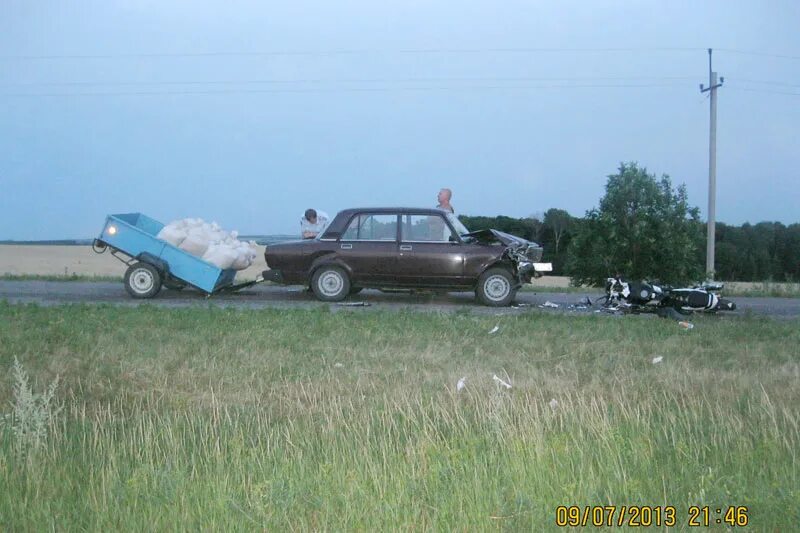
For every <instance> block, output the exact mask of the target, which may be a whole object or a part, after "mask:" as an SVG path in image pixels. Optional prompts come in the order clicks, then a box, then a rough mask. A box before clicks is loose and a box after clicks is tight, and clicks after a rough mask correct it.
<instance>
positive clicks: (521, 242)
mask: <svg viewBox="0 0 800 533" xmlns="http://www.w3.org/2000/svg"><path fill="white" fill-rule="evenodd" d="M462 236H463V237H473V238H474V239H475V240H477V241H478V242H482V243H486V244H490V243H493V242H499V243H501V244H505V245H506V246H514V247H517V246H526V247H527V246H535V247H538V246H539V245H538V244H536V243H535V242H531V241H528V240H525V239H522V238H520V237H516V236H514V235H511V234H510V233H504V232H502V231H497V230H496V229H482V230H478V231H472V232H470V233H465V234H464V235H462Z"/></svg>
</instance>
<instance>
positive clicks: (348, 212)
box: [322, 207, 449, 239]
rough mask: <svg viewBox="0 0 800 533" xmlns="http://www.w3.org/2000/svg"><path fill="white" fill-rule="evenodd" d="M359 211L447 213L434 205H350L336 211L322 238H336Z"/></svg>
mask: <svg viewBox="0 0 800 533" xmlns="http://www.w3.org/2000/svg"><path fill="white" fill-rule="evenodd" d="M359 213H371V214H377V215H393V214H398V215H410V214H413V215H447V214H449V211H445V210H444V209H439V208H436V207H351V208H349V209H342V210H341V211H339V213H337V215H336V216H335V217H333V220H332V221H331V223H330V225H329V226H328V227H327V228H326V229H325V233H324V234H323V236H322V238H323V239H338V238H339V237H340V236H341V234H342V232H343V231H344V230H345V226H346V225H347V223H348V222H350V219H351V218H353V215H357V214H359Z"/></svg>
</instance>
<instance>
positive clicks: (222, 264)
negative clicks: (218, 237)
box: [203, 244, 236, 270]
mask: <svg viewBox="0 0 800 533" xmlns="http://www.w3.org/2000/svg"><path fill="white" fill-rule="evenodd" d="M203 260H204V261H208V262H209V263H211V264H212V265H214V266H215V267H217V268H221V269H223V270H227V269H229V268H231V265H232V264H233V262H234V261H235V260H236V252H234V251H233V250H231V249H230V248H229V247H228V246H226V245H224V244H212V245H210V246H209V247H208V250H207V251H206V253H205V254H203Z"/></svg>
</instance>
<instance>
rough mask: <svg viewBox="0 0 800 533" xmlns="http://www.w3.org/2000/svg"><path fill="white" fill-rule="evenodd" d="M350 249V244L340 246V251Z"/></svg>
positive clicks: (351, 246)
mask: <svg viewBox="0 0 800 533" xmlns="http://www.w3.org/2000/svg"><path fill="white" fill-rule="evenodd" d="M352 249H353V245H352V244H343V245H342V250H352Z"/></svg>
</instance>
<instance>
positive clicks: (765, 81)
mask: <svg viewBox="0 0 800 533" xmlns="http://www.w3.org/2000/svg"><path fill="white" fill-rule="evenodd" d="M728 81H733V82H734V83H739V82H742V83H755V84H759V85H780V86H782V87H800V84H798V83H785V82H782V81H770V80H750V79H747V78H735V79H733V80H728Z"/></svg>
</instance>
